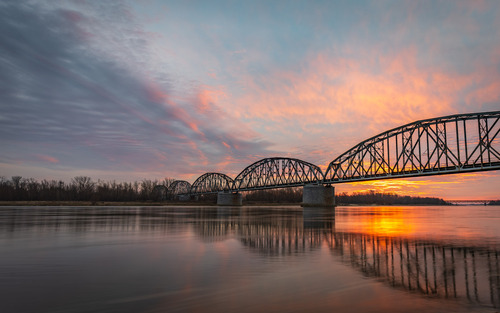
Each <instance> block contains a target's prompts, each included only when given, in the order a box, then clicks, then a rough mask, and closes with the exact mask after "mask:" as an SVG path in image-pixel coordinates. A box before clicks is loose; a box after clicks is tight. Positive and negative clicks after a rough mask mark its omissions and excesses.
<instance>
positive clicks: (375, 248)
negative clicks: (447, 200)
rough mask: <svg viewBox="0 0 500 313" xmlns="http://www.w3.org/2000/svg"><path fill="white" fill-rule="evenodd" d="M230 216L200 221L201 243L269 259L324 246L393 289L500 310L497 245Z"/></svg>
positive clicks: (330, 222) (294, 219)
mask: <svg viewBox="0 0 500 313" xmlns="http://www.w3.org/2000/svg"><path fill="white" fill-rule="evenodd" d="M232 212H233V214H231V213H229V215H227V216H226V217H222V218H221V217H220V216H219V219H215V220H210V221H203V222H201V223H200V224H199V225H198V227H197V228H196V229H197V230H198V231H199V230H201V229H202V230H203V231H201V232H198V235H200V236H202V237H204V238H205V240H206V238H207V237H208V238H218V239H219V240H220V239H223V238H234V237H236V238H238V240H240V242H241V243H242V244H244V245H245V246H246V247H247V248H248V249H249V250H250V251H255V252H258V253H260V254H265V255H266V256H268V257H287V256H301V255H305V253H306V252H309V251H313V250H318V249H319V248H320V247H327V248H328V249H330V251H331V252H332V254H333V255H335V256H336V259H337V260H340V261H341V262H342V263H343V264H346V265H349V266H351V267H353V268H355V269H356V270H359V271H360V272H361V273H363V275H365V276H366V277H370V278H375V279H377V280H378V281H380V282H383V283H385V284H387V285H390V286H391V287H393V288H397V289H405V290H408V291H410V292H414V293H420V294H423V295H426V296H430V297H434V298H443V299H445V298H448V299H456V300H463V301H465V302H470V303H475V304H479V305H484V306H493V307H495V308H499V307H500V262H499V257H498V255H499V251H498V248H497V247H496V246H486V245H483V246H475V245H471V243H470V242H461V241H460V240H454V241H453V242H448V241H439V240H419V239H415V238H404V237H389V236H381V235H375V234H367V233H356V232H343V231H336V230H335V223H334V219H331V218H326V219H321V218H319V217H313V218H310V217H303V216H302V214H300V215H298V214H288V216H279V215H275V216H272V215H271V216H265V218H263V217H258V216H245V214H244V213H243V214H240V213H241V212H240V211H238V210H236V211H232ZM238 212H239V213H238ZM200 227H201V229H200Z"/></svg>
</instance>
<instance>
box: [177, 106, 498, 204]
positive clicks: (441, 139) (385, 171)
mask: <svg viewBox="0 0 500 313" xmlns="http://www.w3.org/2000/svg"><path fill="white" fill-rule="evenodd" d="M499 120H500V111H494V112H483V113H469V114H456V115H449V116H444V117H438V118H432V119H426V120H419V121H416V122H413V123H409V124H406V125H403V126H400V127H397V128H394V129H391V130H388V131H385V132H383V133H381V134H378V135H376V136H374V137H371V138H369V139H366V140H364V141H362V142H360V143H358V144H357V145H355V146H354V147H352V148H351V149H349V150H347V151H346V152H344V153H343V154H341V155H340V156H339V157H337V158H336V159H334V160H333V161H332V162H330V164H329V166H328V168H327V170H326V172H325V173H323V172H322V170H321V169H320V168H319V167H318V166H317V165H314V164H312V163H308V162H305V161H302V160H299V159H293V158H279V157H275V158H265V159H262V160H259V161H257V162H255V163H253V164H251V165H249V166H248V167H246V168H245V169H244V170H243V171H242V172H241V173H240V174H238V176H237V177H236V178H235V179H234V180H233V179H231V178H230V177H229V176H227V175H225V174H221V173H205V174H203V175H201V176H200V177H199V178H198V179H197V180H196V181H195V183H193V185H192V186H191V185H189V183H188V182H185V181H174V182H173V183H172V185H170V186H169V188H168V192H170V193H173V194H174V195H187V194H192V195H202V194H210V193H217V192H220V191H228V192H239V191H250V190H262V189H274V188H285V187H295V186H304V185H306V184H311V183H314V184H323V185H331V184H338V183H347V182H354V181H367V180H379V179H390V178H404V177H417V176H428V175H443V174H457V173H467V172H477V171H490V170H499V169H500V152H499V151H500V136H499V135H498V134H499V132H500V122H499Z"/></svg>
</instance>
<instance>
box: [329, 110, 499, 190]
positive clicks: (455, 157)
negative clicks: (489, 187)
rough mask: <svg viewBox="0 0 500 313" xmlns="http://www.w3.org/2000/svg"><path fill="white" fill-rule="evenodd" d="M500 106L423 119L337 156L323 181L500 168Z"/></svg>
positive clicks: (383, 134) (362, 179)
mask: <svg viewBox="0 0 500 313" xmlns="http://www.w3.org/2000/svg"><path fill="white" fill-rule="evenodd" d="M499 120H500V111H497V112H486V113H472V114H457V115H450V116H445V117H439V118H433V119H427V120H420V121H416V122H413V123H410V124H406V125H403V126H400V127H397V128H394V129H391V130H388V131H386V132H383V133H381V134H379V135H377V136H374V137H371V138H369V139H367V140H365V141H363V142H360V143H359V144H357V145H356V146H354V147H352V148H351V149H349V150H348V151H347V152H345V153H343V154H342V155H340V156H339V157H338V158H336V159H335V160H333V161H332V162H331V163H330V164H329V166H328V168H327V170H326V172H325V176H324V180H323V183H324V184H334V183H343V182H352V181H365V180H375V179H388V178H402V177H413V176H425V175H440V174H452V173H465V172H474V171H487V170H498V169H500V152H499V151H500V138H499V136H498V133H499V132H500V122H499Z"/></svg>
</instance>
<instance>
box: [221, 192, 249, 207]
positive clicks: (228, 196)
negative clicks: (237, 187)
mask: <svg viewBox="0 0 500 313" xmlns="http://www.w3.org/2000/svg"><path fill="white" fill-rule="evenodd" d="M242 204H243V196H242V195H241V193H237V192H236V193H233V192H219V193H218V194H217V205H229V206H241V205H242Z"/></svg>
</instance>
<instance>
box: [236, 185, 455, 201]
mask: <svg viewBox="0 0 500 313" xmlns="http://www.w3.org/2000/svg"><path fill="white" fill-rule="evenodd" d="M244 199H245V200H246V201H247V202H267V203H300V202H302V187H292V188H283V189H272V190H258V191H252V192H248V193H247V194H246V195H245V198H244ZM335 203H336V204H337V205H339V204H379V205H391V204H422V205H424V204H425V205H427V204H432V205H446V204H448V203H447V202H446V201H444V200H443V199H440V198H434V197H418V196H400V195H398V194H395V193H383V192H382V193H381V192H376V191H375V190H370V191H368V192H354V193H352V194H348V193H347V192H342V193H339V194H336V195H335Z"/></svg>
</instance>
